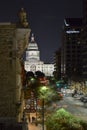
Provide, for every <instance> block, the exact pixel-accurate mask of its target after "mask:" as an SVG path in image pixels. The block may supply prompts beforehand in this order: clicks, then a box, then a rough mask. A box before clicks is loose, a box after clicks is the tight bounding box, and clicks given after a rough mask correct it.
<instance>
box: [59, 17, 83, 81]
mask: <svg viewBox="0 0 87 130" xmlns="http://www.w3.org/2000/svg"><path fill="white" fill-rule="evenodd" d="M81 29H82V19H81V18H66V19H64V28H63V35H62V46H61V77H64V78H70V79H74V80H77V79H80V78H81V77H80V76H81V74H82V55H81V54H82V44H81Z"/></svg>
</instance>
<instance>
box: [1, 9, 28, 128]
mask: <svg viewBox="0 0 87 130" xmlns="http://www.w3.org/2000/svg"><path fill="white" fill-rule="evenodd" d="M29 35H30V28H29V26H28V22H27V20H26V12H25V11H24V9H21V10H20V11H19V21H18V23H14V24H13V23H8V22H7V23H6V22H4V23H0V91H1V92H0V123H1V122H3V123H5V121H6V122H9V121H10V122H21V121H22V120H21V119H22V117H23V109H24V108H23V106H24V100H23V89H22V88H23V84H22V80H23V79H21V73H22V68H21V64H22V62H21V61H22V54H23V51H24V49H25V48H26V45H27V44H28V37H29ZM4 126H5V125H4Z"/></svg>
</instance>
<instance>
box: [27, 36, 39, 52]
mask: <svg viewBox="0 0 87 130" xmlns="http://www.w3.org/2000/svg"><path fill="white" fill-rule="evenodd" d="M27 50H32V51H33V50H34V51H35V50H38V46H37V43H36V42H35V40H34V35H33V34H32V36H31V41H30V42H29V44H28V48H27Z"/></svg>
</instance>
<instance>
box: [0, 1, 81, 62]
mask: <svg viewBox="0 0 87 130" xmlns="http://www.w3.org/2000/svg"><path fill="white" fill-rule="evenodd" d="M22 7H23V8H24V9H25V10H26V12H27V18H28V22H29V26H30V28H31V31H32V32H31V33H34V35H35V40H36V42H37V44H38V47H39V50H40V56H41V60H42V61H44V62H45V63H46V62H50V63H51V62H52V61H53V56H54V52H55V51H56V50H57V49H58V48H59V47H60V45H61V31H62V27H63V21H64V18H66V17H72V18H74V17H75V18H76V17H82V0H1V1H0V22H11V21H12V22H16V21H17V20H18V18H17V13H18V11H19V10H20V8H22Z"/></svg>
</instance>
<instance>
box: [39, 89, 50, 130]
mask: <svg viewBox="0 0 87 130" xmlns="http://www.w3.org/2000/svg"><path fill="white" fill-rule="evenodd" d="M47 89H48V88H47V87H46V86H42V87H41V89H40V94H41V99H42V130H44V99H45V98H46V97H45V96H46V95H45V94H46V92H47Z"/></svg>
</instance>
